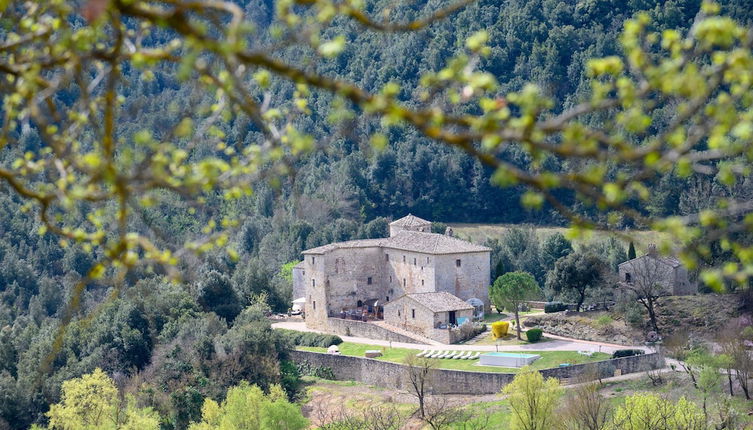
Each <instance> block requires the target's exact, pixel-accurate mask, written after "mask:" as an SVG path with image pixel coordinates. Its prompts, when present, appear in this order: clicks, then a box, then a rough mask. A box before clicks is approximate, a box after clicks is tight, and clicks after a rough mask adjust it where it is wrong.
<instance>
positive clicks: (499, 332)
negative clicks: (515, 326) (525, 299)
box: [492, 321, 510, 339]
mask: <svg viewBox="0 0 753 430" xmlns="http://www.w3.org/2000/svg"><path fill="white" fill-rule="evenodd" d="M509 330H510V321H497V322H493V323H492V337H493V338H494V339H499V338H500V337H505V336H507V332H508V331H509Z"/></svg>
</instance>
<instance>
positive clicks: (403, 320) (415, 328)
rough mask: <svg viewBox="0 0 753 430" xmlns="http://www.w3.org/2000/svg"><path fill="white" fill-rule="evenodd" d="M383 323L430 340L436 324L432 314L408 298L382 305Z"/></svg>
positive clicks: (404, 297)
mask: <svg viewBox="0 0 753 430" xmlns="http://www.w3.org/2000/svg"><path fill="white" fill-rule="evenodd" d="M384 322H386V323H387V324H390V325H393V326H395V327H400V328H402V329H404V330H408V331H411V332H413V333H418V334H421V335H423V336H427V337H430V338H432V339H433V337H431V334H432V331H433V330H434V326H435V324H436V322H435V314H434V312H432V311H431V310H430V309H428V308H426V307H424V306H423V305H422V304H420V303H418V302H416V301H415V300H414V299H412V298H411V297H408V296H403V297H400V298H398V299H397V300H393V301H392V302H390V303H388V304H386V305H384ZM440 342H441V341H440Z"/></svg>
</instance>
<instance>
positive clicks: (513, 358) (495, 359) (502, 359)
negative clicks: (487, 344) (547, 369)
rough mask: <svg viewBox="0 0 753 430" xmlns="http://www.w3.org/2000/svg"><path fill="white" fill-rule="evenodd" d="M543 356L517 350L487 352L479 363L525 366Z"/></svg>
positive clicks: (484, 364) (480, 358)
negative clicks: (517, 351) (521, 352)
mask: <svg viewBox="0 0 753 430" xmlns="http://www.w3.org/2000/svg"><path fill="white" fill-rule="evenodd" d="M539 358H541V356H540V355H537V354H520V353H516V352H487V353H486V354H481V356H480V357H479V360H478V364H479V365H481V366H502V367H523V366H527V365H529V364H531V363H533V362H534V361H536V360H537V359H539Z"/></svg>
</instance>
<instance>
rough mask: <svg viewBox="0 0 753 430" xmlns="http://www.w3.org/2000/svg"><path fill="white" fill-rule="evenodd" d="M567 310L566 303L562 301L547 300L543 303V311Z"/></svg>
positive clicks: (548, 312)
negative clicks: (547, 301)
mask: <svg viewBox="0 0 753 430" xmlns="http://www.w3.org/2000/svg"><path fill="white" fill-rule="evenodd" d="M566 310H567V305H566V304H564V303H562V302H549V303H546V304H545V305H544V313H547V314H551V313H552V312H562V311H566Z"/></svg>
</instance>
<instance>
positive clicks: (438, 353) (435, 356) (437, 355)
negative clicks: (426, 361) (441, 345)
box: [429, 351, 444, 358]
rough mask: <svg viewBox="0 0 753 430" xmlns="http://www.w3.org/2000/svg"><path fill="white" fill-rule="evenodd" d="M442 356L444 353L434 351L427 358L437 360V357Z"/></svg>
mask: <svg viewBox="0 0 753 430" xmlns="http://www.w3.org/2000/svg"><path fill="white" fill-rule="evenodd" d="M442 354H444V351H434V352H432V353H431V355H430V356H429V358H437V357H439V356H440V355H442Z"/></svg>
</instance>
